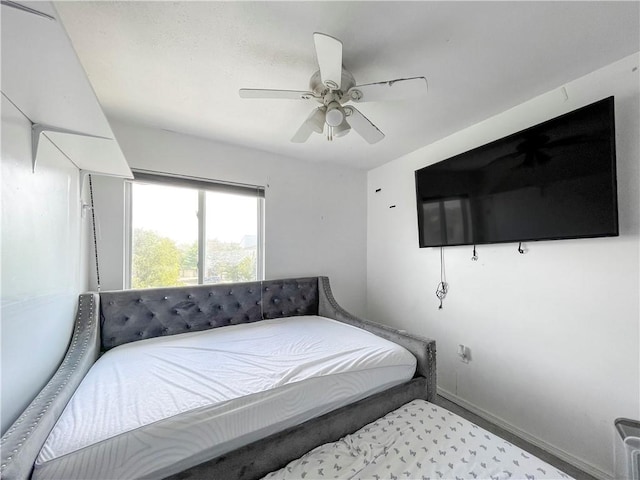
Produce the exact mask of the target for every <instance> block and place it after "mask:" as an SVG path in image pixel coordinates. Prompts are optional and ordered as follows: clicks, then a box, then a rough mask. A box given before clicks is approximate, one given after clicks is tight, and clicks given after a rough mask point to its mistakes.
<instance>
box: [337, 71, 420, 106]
mask: <svg viewBox="0 0 640 480" xmlns="http://www.w3.org/2000/svg"><path fill="white" fill-rule="evenodd" d="M426 94H427V79H426V78H424V77H414V78H398V79H396V80H389V81H386V82H376V83H368V84H366V85H356V86H355V87H353V88H351V89H350V90H349V92H348V95H349V98H350V99H351V101H353V102H355V103H362V102H378V101H383V100H405V99H408V98H416V97H421V96H423V95H426Z"/></svg>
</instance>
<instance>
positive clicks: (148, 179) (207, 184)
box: [123, 169, 265, 290]
mask: <svg viewBox="0 0 640 480" xmlns="http://www.w3.org/2000/svg"><path fill="white" fill-rule="evenodd" d="M131 171H132V172H133V177H134V178H133V180H126V181H125V191H124V194H125V202H124V205H125V212H124V213H125V215H124V218H125V225H124V234H125V238H124V279H123V285H124V288H125V289H126V290H130V289H131V261H132V253H133V228H132V227H133V225H132V222H133V198H132V193H133V184H134V183H136V182H140V183H154V184H156V185H164V186H173V187H185V188H190V189H192V190H197V191H198V285H204V270H205V268H204V267H205V265H204V263H205V253H206V252H205V249H206V228H205V227H206V225H205V223H206V222H205V219H206V216H207V215H206V208H207V207H206V203H207V202H206V192H207V191H212V192H221V193H232V194H236V195H244V196H248V197H253V198H256V200H257V202H256V204H257V207H256V208H257V210H258V211H257V219H258V224H257V225H256V228H257V245H256V256H257V258H256V280H257V281H260V280H264V211H265V208H264V203H265V188H264V187H263V186H260V185H248V184H241V183H232V182H223V181H220V180H209V179H205V178H198V177H190V176H186V175H176V174H171V173H162V172H155V171H151V170H141V169H132V170H131Z"/></svg>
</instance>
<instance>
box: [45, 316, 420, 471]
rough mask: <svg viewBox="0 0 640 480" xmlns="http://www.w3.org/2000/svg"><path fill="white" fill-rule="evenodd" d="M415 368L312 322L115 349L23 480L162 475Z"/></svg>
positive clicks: (297, 320) (364, 337)
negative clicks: (33, 468) (31, 478)
mask: <svg viewBox="0 0 640 480" xmlns="http://www.w3.org/2000/svg"><path fill="white" fill-rule="evenodd" d="M415 366H416V360H415V357H413V355H411V353H409V352H408V351H407V350H405V349H404V348H402V347H400V346H399V345H396V344H394V343H392V342H389V341H387V340H384V339H382V338H380V337H377V336H375V335H372V334H370V333H368V332H366V331H364V330H361V329H359V328H356V327H352V326H350V325H347V324H344V323H341V322H337V321H334V320H330V319H327V318H322V317H317V316H307V317H291V318H283V319H275V320H265V321H260V322H256V323H250V324H243V325H236V326H229V327H223V328H216V329H212V330H207V331H203V332H194V333H186V334H181V335H172V336H168V337H160V338H153V339H148V340H142V341H139V342H133V343H129V344H125V345H121V346H119V347H116V348H114V349H112V350H110V351H108V352H107V353H106V354H105V355H103V356H102V357H101V358H100V359H99V360H98V361H97V362H96V364H95V365H94V366H93V367H92V368H91V370H90V371H89V372H88V374H87V376H86V377H85V378H84V380H83V381H82V383H81V385H80V386H79V388H78V390H77V391H76V392H75V394H74V396H73V397H72V399H71V400H70V402H69V404H68V405H67V407H66V408H65V410H64V412H63V413H62V416H61V417H60V419H59V420H58V422H57V424H56V426H55V427H54V429H53V431H52V432H51V434H50V435H49V438H48V439H47V441H46V443H45V445H44V446H43V448H42V451H41V452H40V455H39V456H38V459H37V460H36V464H35V470H34V475H33V478H34V479H36V480H41V479H52V478H59V479H65V480H68V479H91V478H110V479H127V478H142V477H154V478H157V477H159V476H166V475H170V474H172V473H175V472H178V471H180V470H182V469H184V468H188V467H190V466H193V465H196V464H198V463H200V462H202V461H204V460H206V459H208V458H211V457H213V456H217V455H221V454H223V453H226V452H228V451H230V450H233V449H234V448H237V447H239V446H242V445H245V444H247V443H250V442H252V441H254V440H257V439H259V438H262V437H264V436H267V435H269V434H271V433H274V432H276V431H279V430H282V429H283V428H287V427H290V426H293V425H297V424H299V423H302V422H304V421H306V420H308V419H310V418H313V417H316V416H319V415H322V414H324V413H326V412H328V411H330V410H333V409H335V408H338V407H340V406H343V405H346V404H348V403H351V402H353V401H355V400H358V399H360V398H364V397H365V396H368V395H370V394H372V393H375V392H378V391H382V390H384V389H386V388H389V387H391V386H393V385H396V384H399V383H402V382H404V381H406V380H408V379H410V378H411V377H412V376H413V373H414V371H415Z"/></svg>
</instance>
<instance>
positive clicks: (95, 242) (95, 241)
mask: <svg viewBox="0 0 640 480" xmlns="http://www.w3.org/2000/svg"><path fill="white" fill-rule="evenodd" d="M89 194H90V197H91V225H92V227H93V251H94V253H95V257H96V284H97V287H98V292H100V266H99V264H98V236H97V234H96V214H95V211H96V210H95V208H94V206H93V183H92V182H91V174H89Z"/></svg>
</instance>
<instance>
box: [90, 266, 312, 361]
mask: <svg viewBox="0 0 640 480" xmlns="http://www.w3.org/2000/svg"><path fill="white" fill-rule="evenodd" d="M317 314H318V277H310V278H291V279H284V280H265V281H261V282H260V281H258V282H246V283H233V284H218V285H198V286H193V287H174V288H151V289H144V290H118V291H112V292H103V293H101V294H100V331H101V348H102V350H103V351H106V350H109V349H111V348H113V347H117V346H118V345H122V344H123V343H129V342H134V341H136V340H142V339H144V338H152V337H160V336H163V335H173V334H176V333H184V332H195V331H198V330H207V329H209V328H216V327H224V326H227V325H236V324H238V323H249V322H257V321H259V320H264V319H269V318H279V317H292V316H297V315H317Z"/></svg>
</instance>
